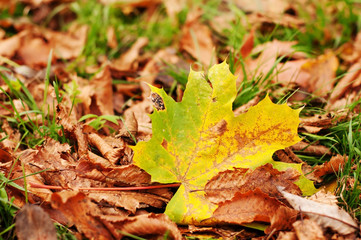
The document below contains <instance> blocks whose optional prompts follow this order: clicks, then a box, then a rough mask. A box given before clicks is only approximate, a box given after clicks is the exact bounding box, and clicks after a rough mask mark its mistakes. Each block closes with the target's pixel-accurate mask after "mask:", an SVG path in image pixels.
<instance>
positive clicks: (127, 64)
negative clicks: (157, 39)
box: [111, 37, 149, 71]
mask: <svg viewBox="0 0 361 240" xmlns="http://www.w3.org/2000/svg"><path fill="white" fill-rule="evenodd" d="M148 42H149V40H148V38H146V37H140V38H138V39H137V41H136V42H135V43H134V44H133V45H132V47H131V48H130V49H129V50H128V51H126V52H125V53H123V54H122V55H121V56H120V57H119V58H117V59H115V60H114V62H113V63H112V64H111V68H114V69H116V70H117V71H130V70H133V71H134V70H136V69H137V68H138V66H137V60H138V58H139V53H140V50H141V49H142V48H143V47H145V46H146V45H147V44H148Z"/></svg>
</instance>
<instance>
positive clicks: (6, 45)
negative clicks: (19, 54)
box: [0, 31, 27, 58]
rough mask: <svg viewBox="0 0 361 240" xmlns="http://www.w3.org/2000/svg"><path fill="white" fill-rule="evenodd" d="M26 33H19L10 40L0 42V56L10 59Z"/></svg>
mask: <svg viewBox="0 0 361 240" xmlns="http://www.w3.org/2000/svg"><path fill="white" fill-rule="evenodd" d="M26 34H27V31H23V32H20V33H18V34H16V35H14V36H12V37H10V38H6V39H1V40H0V56H3V57H8V58H11V57H13V56H14V55H15V53H16V51H17V50H18V49H19V48H20V46H21V40H22V38H23V37H24V36H25V35H26Z"/></svg>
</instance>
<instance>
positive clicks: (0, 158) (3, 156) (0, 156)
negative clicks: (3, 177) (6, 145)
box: [0, 148, 13, 163]
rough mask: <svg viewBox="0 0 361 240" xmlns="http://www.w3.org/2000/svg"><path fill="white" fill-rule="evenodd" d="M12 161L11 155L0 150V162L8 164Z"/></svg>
mask: <svg viewBox="0 0 361 240" xmlns="http://www.w3.org/2000/svg"><path fill="white" fill-rule="evenodd" d="M12 160H13V157H12V155H11V154H10V153H8V152H7V151H5V150H4V149H1V148H0V162H2V163H5V162H10V161H12Z"/></svg>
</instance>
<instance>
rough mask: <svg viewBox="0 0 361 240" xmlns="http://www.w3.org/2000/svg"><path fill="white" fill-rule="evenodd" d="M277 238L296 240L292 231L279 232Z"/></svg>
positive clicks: (279, 239) (278, 239)
mask: <svg viewBox="0 0 361 240" xmlns="http://www.w3.org/2000/svg"><path fill="white" fill-rule="evenodd" d="M277 240H298V239H297V235H296V233H294V232H280V234H279V235H278V237H277Z"/></svg>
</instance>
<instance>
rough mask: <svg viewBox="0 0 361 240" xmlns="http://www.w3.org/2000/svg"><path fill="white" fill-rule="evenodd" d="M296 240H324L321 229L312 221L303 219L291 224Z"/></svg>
mask: <svg viewBox="0 0 361 240" xmlns="http://www.w3.org/2000/svg"><path fill="white" fill-rule="evenodd" d="M292 226H293V228H294V229H295V232H296V235H297V237H298V239H302V240H325V239H326V238H325V236H324V235H323V231H322V229H321V227H320V226H319V225H318V224H317V223H316V222H315V221H313V220H312V219H303V220H299V221H296V222H294V223H293V224H292Z"/></svg>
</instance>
